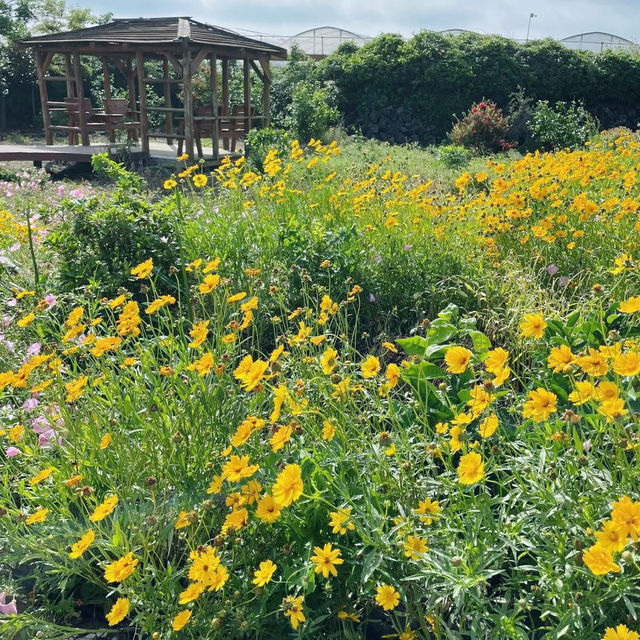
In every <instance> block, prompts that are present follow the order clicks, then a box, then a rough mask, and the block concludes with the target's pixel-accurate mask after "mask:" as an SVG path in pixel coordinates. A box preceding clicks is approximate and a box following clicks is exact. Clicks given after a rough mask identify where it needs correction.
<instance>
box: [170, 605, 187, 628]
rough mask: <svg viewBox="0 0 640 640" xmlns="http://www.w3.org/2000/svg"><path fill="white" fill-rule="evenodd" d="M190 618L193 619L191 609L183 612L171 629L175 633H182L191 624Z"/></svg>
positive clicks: (174, 621) (176, 618)
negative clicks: (188, 623)
mask: <svg viewBox="0 0 640 640" xmlns="http://www.w3.org/2000/svg"><path fill="white" fill-rule="evenodd" d="M189 618H191V609H185V610H184V611H181V612H180V613H179V614H178V615H177V616H176V617H175V618H174V619H173V621H172V622H171V628H172V629H173V630H174V631H180V630H181V629H183V628H184V627H185V626H186V624H187V622H189Z"/></svg>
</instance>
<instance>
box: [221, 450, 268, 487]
mask: <svg viewBox="0 0 640 640" xmlns="http://www.w3.org/2000/svg"><path fill="white" fill-rule="evenodd" d="M259 468H260V467H259V466H258V465H257V464H254V465H250V464H249V456H242V457H240V456H231V458H230V459H229V461H228V462H226V463H225V464H224V466H223V467H222V476H223V477H224V478H226V479H227V480H228V481H229V482H239V481H240V480H242V479H243V478H250V477H251V476H252V475H253V474H254V473H255V472H256V471H257V470H258V469H259Z"/></svg>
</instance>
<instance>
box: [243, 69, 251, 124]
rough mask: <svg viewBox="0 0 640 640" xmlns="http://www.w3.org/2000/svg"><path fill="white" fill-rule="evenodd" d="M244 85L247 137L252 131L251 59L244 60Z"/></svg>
mask: <svg viewBox="0 0 640 640" xmlns="http://www.w3.org/2000/svg"><path fill="white" fill-rule="evenodd" d="M242 71H243V76H244V77H243V79H242V84H243V88H244V132H245V136H246V135H247V134H248V133H249V129H251V78H250V77H249V71H250V67H249V58H245V59H244V65H243V69H242Z"/></svg>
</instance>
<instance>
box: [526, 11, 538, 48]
mask: <svg viewBox="0 0 640 640" xmlns="http://www.w3.org/2000/svg"><path fill="white" fill-rule="evenodd" d="M537 17H538V16H537V15H536V14H535V13H533V11H532V12H531V13H530V14H529V24H528V25H527V40H526V42H529V31H531V20H532V19H533V18H537Z"/></svg>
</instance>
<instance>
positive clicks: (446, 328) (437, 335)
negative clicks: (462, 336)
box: [427, 320, 458, 345]
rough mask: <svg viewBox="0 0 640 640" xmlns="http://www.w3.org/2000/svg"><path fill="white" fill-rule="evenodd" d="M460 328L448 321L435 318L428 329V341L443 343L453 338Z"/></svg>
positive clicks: (430, 342) (431, 343)
mask: <svg viewBox="0 0 640 640" xmlns="http://www.w3.org/2000/svg"><path fill="white" fill-rule="evenodd" d="M456 333H458V330H457V329H456V328H455V327H454V326H453V325H452V324H449V323H448V322H443V321H438V320H434V322H433V323H432V325H431V327H429V330H428V331H427V343H428V344H429V345H434V344H442V343H443V342H446V341H447V340H450V339H451V338H453V336H455V335H456Z"/></svg>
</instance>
